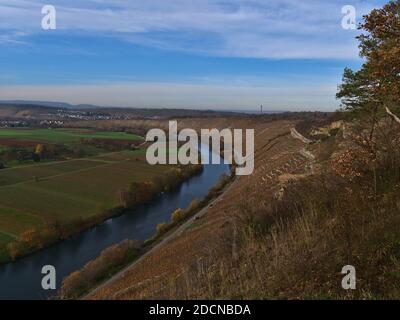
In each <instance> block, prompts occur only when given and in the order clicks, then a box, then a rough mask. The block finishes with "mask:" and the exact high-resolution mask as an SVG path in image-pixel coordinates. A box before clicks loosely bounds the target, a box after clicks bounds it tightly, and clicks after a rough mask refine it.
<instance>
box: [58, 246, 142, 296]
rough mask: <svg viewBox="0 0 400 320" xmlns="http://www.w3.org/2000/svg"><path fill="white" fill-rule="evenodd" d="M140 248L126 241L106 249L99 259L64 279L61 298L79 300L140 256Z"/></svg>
mask: <svg viewBox="0 0 400 320" xmlns="http://www.w3.org/2000/svg"><path fill="white" fill-rule="evenodd" d="M140 248H141V245H140V244H139V242H138V241H134V240H124V241H122V242H121V243H119V244H116V245H113V246H111V247H108V248H107V249H104V250H103V251H102V252H101V254H100V256H99V257H98V258H96V259H94V260H92V261H90V262H88V263H87V264H86V265H85V266H84V267H83V268H82V269H81V270H79V271H75V272H73V273H71V274H70V275H69V276H67V277H66V278H64V279H63V281H62V285H61V289H60V295H61V297H62V298H63V299H72V298H78V297H79V296H81V295H82V294H84V293H85V292H87V291H88V290H89V289H90V288H91V287H93V286H94V285H96V284H97V283H98V282H99V281H101V280H102V279H104V278H106V277H109V276H111V275H112V274H114V273H115V272H117V271H118V270H119V269H120V268H121V267H122V266H124V265H125V264H127V263H128V262H130V261H132V260H133V259H134V258H135V257H136V256H137V255H138V253H139V250H140Z"/></svg>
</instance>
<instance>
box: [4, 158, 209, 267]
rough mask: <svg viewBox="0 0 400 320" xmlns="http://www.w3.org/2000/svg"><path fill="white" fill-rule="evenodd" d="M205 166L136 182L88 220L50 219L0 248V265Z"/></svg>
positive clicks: (78, 230)
mask: <svg viewBox="0 0 400 320" xmlns="http://www.w3.org/2000/svg"><path fill="white" fill-rule="evenodd" d="M202 168H203V167H202V166H201V165H191V166H175V167H172V168H169V169H167V170H166V171H165V173H163V174H162V175H159V176H156V177H154V178H152V179H151V180H145V181H139V182H134V181H133V182H132V183H131V184H130V187H129V188H128V189H121V190H120V192H119V195H118V196H119V198H120V199H119V202H120V205H118V206H116V207H113V208H110V209H107V210H105V211H103V212H102V213H99V214H97V215H94V216H91V217H89V218H86V219H82V218H78V219H75V220H72V221H70V222H68V223H59V222H57V221H54V222H51V223H50V222H49V223H47V224H46V226H45V227H44V228H41V229H31V230H28V231H27V232H24V233H23V234H22V235H21V236H20V237H19V238H18V239H17V241H14V242H11V243H9V244H8V245H7V246H6V247H4V248H0V249H1V250H0V266H1V265H2V264H6V263H10V262H13V261H17V260H18V259H21V258H23V257H26V256H29V255H31V254H33V253H35V252H37V251H38V250H42V249H45V248H48V247H50V246H53V245H55V244H56V243H59V242H60V241H64V240H66V239H69V238H71V237H72V236H75V235H77V234H79V233H81V232H83V231H85V230H89V229H91V228H94V227H96V226H98V225H100V224H102V223H104V222H105V221H107V220H109V219H111V218H115V217H118V216H120V215H123V214H124V213H126V212H127V211H130V210H133V209H134V208H135V207H136V206H138V205H140V204H144V203H147V202H149V201H151V200H152V199H154V197H156V196H157V195H159V194H160V193H162V192H165V191H168V190H172V189H174V188H178V187H179V186H180V185H181V184H182V183H183V182H185V181H187V180H188V179H190V178H191V177H193V176H194V175H197V174H199V173H201V171H202Z"/></svg>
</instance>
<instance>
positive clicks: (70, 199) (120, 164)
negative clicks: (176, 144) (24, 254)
mask: <svg viewBox="0 0 400 320" xmlns="http://www.w3.org/2000/svg"><path fill="white" fill-rule="evenodd" d="M143 154H144V151H143V150H140V149H139V150H136V151H128V150H126V151H121V152H113V153H108V154H104V155H101V156H97V157H91V158H84V159H72V160H69V161H60V162H49V163H39V164H34V165H27V166H19V167H14V168H6V169H2V170H0V244H1V243H3V244H7V243H8V242H10V241H13V240H15V239H17V238H18V237H19V236H20V235H21V234H22V233H23V232H25V231H27V230H32V229H36V230H39V231H40V229H41V228H42V227H44V226H45V224H46V222H47V221H49V220H51V221H54V220H57V221H58V222H59V223H61V224H63V223H68V222H71V221H75V220H76V219H86V218H91V217H93V216H95V215H97V214H100V213H102V212H103V211H104V210H106V209H110V208H112V207H115V206H117V205H118V204H119V198H118V193H119V191H120V190H121V189H123V188H127V187H128V186H129V185H130V183H131V182H134V181H143V180H149V179H151V178H153V177H155V176H159V175H162V173H163V172H165V170H166V167H165V166H150V165H148V164H147V163H146V162H145V161H143Z"/></svg>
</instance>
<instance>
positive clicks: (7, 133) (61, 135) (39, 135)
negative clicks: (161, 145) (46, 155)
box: [0, 128, 142, 145]
mask: <svg viewBox="0 0 400 320" xmlns="http://www.w3.org/2000/svg"><path fill="white" fill-rule="evenodd" d="M82 138H87V139H89V138H96V139H113V140H133V141H137V140H142V138H141V137H140V136H137V135H133V134H129V133H126V132H106V131H104V132H102V131H93V130H88V129H25V128H16V129H9V128H7V129H0V145H1V139H17V140H28V141H37V142H42V143H53V144H69V143H74V142H79V140H80V139H82Z"/></svg>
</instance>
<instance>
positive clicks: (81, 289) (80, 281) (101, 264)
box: [59, 174, 236, 299]
mask: <svg viewBox="0 0 400 320" xmlns="http://www.w3.org/2000/svg"><path fill="white" fill-rule="evenodd" d="M235 180H236V177H235V176H234V175H232V174H231V175H230V176H222V177H221V178H220V180H219V181H218V183H217V184H216V185H214V186H213V187H212V188H211V189H210V190H209V192H208V194H207V195H206V196H205V197H204V199H202V200H201V201H199V200H197V199H194V200H193V201H192V202H191V203H190V205H189V206H188V208H186V209H181V208H177V210H175V211H174V212H172V213H171V221H170V222H164V223H161V224H159V225H158V227H157V232H156V234H155V235H154V236H153V237H151V238H149V239H147V240H146V241H144V243H143V244H142V246H141V247H140V249H138V248H137V247H134V248H133V249H132V250H126V251H125V256H126V257H127V259H119V260H116V261H115V263H110V261H109V260H106V259H105V258H104V256H105V253H107V252H108V253H109V255H112V251H114V252H116V251H118V250H119V246H118V245H114V246H113V247H110V248H107V249H105V250H104V251H103V252H102V254H101V255H100V256H99V257H97V258H96V259H94V260H92V261H90V262H88V263H87V264H86V265H85V266H84V267H83V268H82V269H80V270H78V271H75V272H73V273H71V274H70V275H69V276H67V277H66V278H65V279H64V280H63V282H62V287H61V291H60V295H59V296H60V297H61V298H62V299H77V298H79V297H81V298H83V299H85V298H88V297H90V295H91V294H92V293H94V292H96V291H97V290H101V288H102V287H103V286H105V285H107V284H108V283H110V282H112V281H113V280H114V279H116V278H118V277H120V276H121V275H122V274H123V272H124V271H125V270H126V269H128V268H130V267H132V265H133V264H135V263H137V262H139V261H140V260H141V259H143V258H145V257H146V256H147V255H148V254H150V253H151V252H152V251H153V250H155V249H157V248H159V247H160V246H161V245H163V244H164V243H165V242H167V241H169V240H170V239H172V238H173V237H174V236H176V235H177V234H179V233H180V232H182V231H183V230H184V229H185V228H187V227H188V226H189V225H190V223H191V222H193V221H195V220H197V219H199V218H201V216H202V215H203V214H204V213H205V212H206V210H207V209H208V208H209V207H210V206H213V204H214V203H215V202H216V201H218V199H220V197H222V196H223V194H224V192H225V191H226V190H227V189H228V188H229V187H230V186H231V184H232V183H233V182H234V181H235ZM177 212H181V215H180V216H179V218H177V214H176V213H177ZM160 226H163V227H160ZM126 241H127V240H124V241H123V242H122V243H121V245H123V244H124V243H125V242H126ZM110 249H111V250H110ZM120 261H122V263H121V262H120ZM93 266H96V270H94V267H93ZM88 279H93V281H88ZM106 279H108V280H107V281H106V282H104V280H106Z"/></svg>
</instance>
